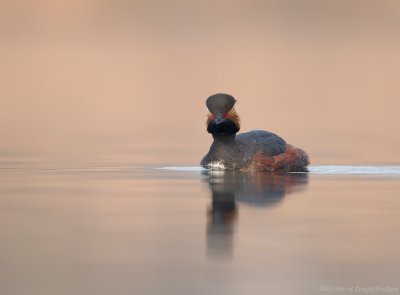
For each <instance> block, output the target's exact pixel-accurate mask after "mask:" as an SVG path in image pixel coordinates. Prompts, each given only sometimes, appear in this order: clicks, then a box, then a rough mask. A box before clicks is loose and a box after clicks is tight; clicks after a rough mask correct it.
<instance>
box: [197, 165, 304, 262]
mask: <svg viewBox="0 0 400 295" xmlns="http://www.w3.org/2000/svg"><path fill="white" fill-rule="evenodd" d="M204 174H205V175H206V176H207V180H208V184H209V187H210V190H211V193H212V204H211V209H210V210H209V212H208V216H209V218H208V226H207V250H208V253H209V254H215V255H217V256H219V257H231V256H232V250H233V232H234V223H235V220H236V218H237V208H236V201H237V202H243V203H247V204H250V205H253V206H257V207H275V206H276V205H278V204H279V203H280V202H281V201H282V200H283V198H284V197H285V195H286V194H288V193H292V192H295V191H301V190H302V189H304V187H305V185H306V184H307V181H308V175H307V174H306V173H290V174H271V173H241V172H235V171H212V170H208V171H206V172H204ZM215 255H214V256H215Z"/></svg>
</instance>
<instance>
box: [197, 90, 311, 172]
mask: <svg viewBox="0 0 400 295" xmlns="http://www.w3.org/2000/svg"><path fill="white" fill-rule="evenodd" d="M235 102H236V100H235V99H234V98H233V97H232V96H230V95H228V94H215V95H213V96H210V97H209V98H208V99H207V107H208V109H209V110H210V114H209V116H208V120H207V131H208V132H209V133H211V134H212V135H213V138H214V142H213V143H212V145H211V147H210V150H209V152H208V153H207V154H206V155H205V156H204V158H203V159H202V161H201V166H203V167H205V168H219V169H226V170H240V171H248V172H255V171H263V172H305V171H307V166H308V164H309V160H308V156H307V154H306V153H305V152H304V151H303V150H301V149H298V148H295V147H293V146H292V145H289V144H287V143H286V142H285V140H283V139H282V138H281V137H279V136H278V135H276V134H274V133H272V132H268V131H263V130H253V131H250V132H246V133H239V134H236V133H237V132H238V131H239V129H240V119H239V117H238V115H237V113H236V111H235V110H234V104H235Z"/></svg>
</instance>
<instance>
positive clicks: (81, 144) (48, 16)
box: [0, 0, 400, 165]
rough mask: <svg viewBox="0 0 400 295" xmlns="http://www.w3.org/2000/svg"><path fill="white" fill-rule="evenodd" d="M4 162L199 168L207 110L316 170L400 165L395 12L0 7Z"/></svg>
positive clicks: (288, 6)
mask: <svg viewBox="0 0 400 295" xmlns="http://www.w3.org/2000/svg"><path fill="white" fill-rule="evenodd" d="M0 65H1V67H0V79H1V83H0V103H1V116H0V138H1V144H0V160H2V161H17V160H48V161H66V162H68V161H104V162H107V161H116V162H120V163H133V164H167V163H169V164H177V165H198V163H199V161H200V159H201V157H202V156H203V155H204V154H205V153H206V152H207V151H208V148H209V145H210V143H211V140H212V139H211V136H210V135H209V134H207V132H206V126H205V121H206V115H207V110H206V107H205V99H206V98H207V97H208V96H209V95H211V94H214V93H217V92H226V93H229V94H232V95H233V96H235V97H236V99H237V100H238V103H237V110H238V113H239V115H240V116H241V119H242V129H241V131H248V130H251V129H265V130H269V131H272V132H275V133H277V134H278V135H280V136H282V137H283V138H284V139H285V140H286V141H287V142H289V143H291V144H293V145H296V146H298V147H301V148H303V149H304V150H305V151H307V152H308V153H309V154H310V158H311V161H312V164H399V163H400V158H399V150H400V137H399V131H398V129H399V127H400V123H399V118H398V116H399V106H400V102H399V97H400V83H399V77H400V2H399V1H387V0H381V1H329V0H328V1H317V0H313V1H311V0H309V1H305V0H302V1H297V0H296V1H295V0H291V1H289V0H288V1H256V0H252V1H244V0H241V1H239V0H231V1H183V0H182V1H178V0H172V1H121V0H117V1H116V0H113V1H111V0H89V1H78V0H69V1H50V0H37V1H34V0H26V1H11V0H10V1H4V0H3V1H0Z"/></svg>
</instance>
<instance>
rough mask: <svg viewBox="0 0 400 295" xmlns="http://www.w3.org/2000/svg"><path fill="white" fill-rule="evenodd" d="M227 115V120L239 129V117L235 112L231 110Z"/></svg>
mask: <svg viewBox="0 0 400 295" xmlns="http://www.w3.org/2000/svg"><path fill="white" fill-rule="evenodd" d="M228 114H229V119H230V120H232V121H233V122H234V123H235V124H236V126H237V127H238V128H239V129H240V117H239V115H238V113H237V112H236V109H235V108H231V110H230V111H229V112H228Z"/></svg>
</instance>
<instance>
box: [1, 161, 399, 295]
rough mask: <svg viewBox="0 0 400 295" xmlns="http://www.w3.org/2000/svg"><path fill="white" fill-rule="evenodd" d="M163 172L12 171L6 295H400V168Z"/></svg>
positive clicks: (4, 248)
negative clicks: (367, 293)
mask: <svg viewBox="0 0 400 295" xmlns="http://www.w3.org/2000/svg"><path fill="white" fill-rule="evenodd" d="M155 168H161V167H135V166H133V165H131V166H130V165H122V166H121V165H112V164H108V165H85V164H82V163H79V165H75V166H73V165H70V166H69V167H60V166H57V165H48V164H35V165H24V164H21V163H20V164H19V165H16V164H15V163H14V164H12V163H9V164H8V165H3V166H2V169H1V170H0V218H1V222H0V232H1V235H0V261H1V263H0V291H1V292H0V293H1V294H4V295H10V294H18V295H19V294H30V295H36V294H40V295H43V294H96V295H97V294H321V292H324V291H320V288H321V287H320V286H353V285H354V286H355V285H358V286H364V287H368V286H382V287H386V286H392V287H399V279H398V278H399V264H400V256H399V255H398V249H399V248H400V237H399V235H398V229H399V226H400V217H399V214H398V212H399V208H400V199H399V195H400V181H399V180H400V175H399V173H398V171H399V168H398V167H380V168H379V167H369V168H368V167H364V168H363V167H353V168H351V169H352V170H353V172H354V171H355V170H354V169H356V172H357V171H358V172H359V173H358V174H349V173H338V170H342V172H343V171H348V170H349V168H348V167H339V166H336V167H330V168H331V170H329V169H328V168H329V167H325V168H324V167H319V166H315V167H313V168H312V169H311V172H310V173H308V174H304V173H296V174H289V175H272V174H266V173H264V174H263V173H254V174H241V173H224V172H222V171H211V172H210V171H205V170H202V169H199V168H198V167H192V168H188V167H175V168H174V167H169V169H155ZM164 168H165V167H164ZM167 168H168V167H167ZM324 169H325V170H324ZM332 169H335V171H336V173H333V171H332ZM357 169H358V170H357ZM368 169H372V170H373V171H372V172H373V173H368V174H366V173H360V171H361V172H363V171H364V172H365V171H366V170H368ZM379 169H381V170H380V173H378V171H377V170H379ZM319 170H324V171H328V170H329V171H330V173H328V174H324V173H323V171H319Z"/></svg>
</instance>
